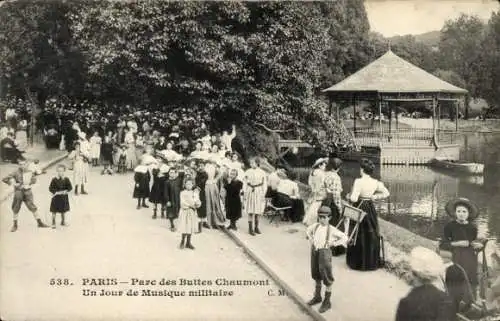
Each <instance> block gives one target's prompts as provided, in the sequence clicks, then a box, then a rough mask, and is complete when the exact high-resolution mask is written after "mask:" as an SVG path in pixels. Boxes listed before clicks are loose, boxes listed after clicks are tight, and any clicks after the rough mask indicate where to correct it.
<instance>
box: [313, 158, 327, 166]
mask: <svg viewBox="0 0 500 321" xmlns="http://www.w3.org/2000/svg"><path fill="white" fill-rule="evenodd" d="M327 162H328V158H318V159H317V160H316V162H314V165H313V166H312V168H317V167H318V166H320V165H321V164H326V163H327Z"/></svg>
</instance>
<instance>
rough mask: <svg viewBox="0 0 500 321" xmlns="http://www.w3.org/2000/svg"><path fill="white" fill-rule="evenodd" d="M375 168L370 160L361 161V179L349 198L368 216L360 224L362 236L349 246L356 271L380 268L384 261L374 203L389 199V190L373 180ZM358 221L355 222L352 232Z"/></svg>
mask: <svg viewBox="0 0 500 321" xmlns="http://www.w3.org/2000/svg"><path fill="white" fill-rule="evenodd" d="M374 169H375V165H374V164H373V163H372V162H371V161H370V160H367V159H363V160H362V161H361V169H360V172H361V178H358V179H356V180H355V181H354V185H353V187H352V191H351V194H350V195H348V199H349V200H350V201H351V202H352V203H354V206H355V207H358V208H360V209H361V210H363V211H364V212H365V213H366V216H365V218H364V219H363V220H362V221H361V222H360V223H359V227H358V235H357V237H356V239H355V240H353V242H354V243H351V244H348V246H347V250H346V262H347V265H348V266H349V267H350V268H351V269H353V270H359V271H373V270H376V269H378V268H379V267H380V266H381V264H382V262H381V260H380V233H379V227H378V215H377V211H376V210H375V206H374V205H373V200H377V199H384V198H387V197H389V191H388V190H387V188H386V187H385V186H384V184H383V183H382V182H380V181H378V180H376V179H374V178H372V177H371V175H372V174H373V171H374ZM354 225H355V222H351V226H350V227H349V230H350V231H352V228H353V227H354Z"/></svg>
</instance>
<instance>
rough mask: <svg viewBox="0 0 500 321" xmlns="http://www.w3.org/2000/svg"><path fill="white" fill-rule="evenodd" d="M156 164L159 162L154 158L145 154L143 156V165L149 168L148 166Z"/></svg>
mask: <svg viewBox="0 0 500 321" xmlns="http://www.w3.org/2000/svg"><path fill="white" fill-rule="evenodd" d="M156 163H158V161H157V160H156V158H154V157H153V156H151V155H148V154H144V155H143V156H142V159H141V164H142V165H146V166H147V165H151V164H156Z"/></svg>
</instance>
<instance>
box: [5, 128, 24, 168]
mask: <svg viewBox="0 0 500 321" xmlns="http://www.w3.org/2000/svg"><path fill="white" fill-rule="evenodd" d="M0 152H1V156H2V160H3V161H4V162H6V161H10V162H12V163H17V162H18V161H19V160H20V159H24V158H23V155H22V153H21V151H19V149H18V148H17V146H16V142H15V140H14V134H13V133H11V132H9V133H7V137H5V138H4V139H2V141H0Z"/></svg>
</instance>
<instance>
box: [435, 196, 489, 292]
mask: <svg viewBox="0 0 500 321" xmlns="http://www.w3.org/2000/svg"><path fill="white" fill-rule="evenodd" d="M445 210H446V213H447V214H448V215H449V216H451V217H452V218H453V221H451V222H449V223H448V224H446V225H445V227H444V237H443V245H442V246H445V247H446V246H447V247H448V248H449V250H450V251H451V252H452V254H453V262H455V263H456V264H457V265H459V266H461V267H462V268H463V269H464V270H465V272H466V274H467V277H468V279H469V282H470V284H471V287H472V293H473V295H474V297H475V295H476V289H477V285H478V273H477V271H478V266H477V255H476V252H475V251H476V250H480V249H481V248H482V247H483V245H482V244H481V243H480V242H477V241H476V239H477V227H476V226H475V225H474V224H472V223H471V221H472V220H474V219H475V218H476V217H477V216H478V214H479V209H478V208H477V206H476V205H475V204H474V203H472V202H471V201H470V200H468V199H466V198H457V199H454V200H451V201H449V202H448V203H447V204H446V206H445Z"/></svg>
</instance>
